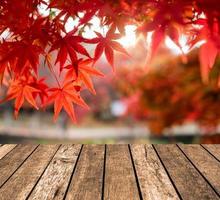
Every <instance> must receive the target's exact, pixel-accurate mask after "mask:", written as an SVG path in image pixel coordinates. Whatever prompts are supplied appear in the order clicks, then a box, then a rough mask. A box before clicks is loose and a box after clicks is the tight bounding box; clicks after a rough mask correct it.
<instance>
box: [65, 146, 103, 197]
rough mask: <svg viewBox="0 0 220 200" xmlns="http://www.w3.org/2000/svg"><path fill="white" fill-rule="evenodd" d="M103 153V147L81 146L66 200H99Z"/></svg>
mask: <svg viewBox="0 0 220 200" xmlns="http://www.w3.org/2000/svg"><path fill="white" fill-rule="evenodd" d="M104 151H105V148H104V145H85V146H83V149H82V153H81V155H80V157H79V161H78V163H77V166H76V170H75V173H74V175H73V178H72V180H71V183H70V186H69V189H68V192H67V196H66V199H77V200H78V199H86V200H93V199H101V195H102V182H103V180H102V179H103V167H104Z"/></svg>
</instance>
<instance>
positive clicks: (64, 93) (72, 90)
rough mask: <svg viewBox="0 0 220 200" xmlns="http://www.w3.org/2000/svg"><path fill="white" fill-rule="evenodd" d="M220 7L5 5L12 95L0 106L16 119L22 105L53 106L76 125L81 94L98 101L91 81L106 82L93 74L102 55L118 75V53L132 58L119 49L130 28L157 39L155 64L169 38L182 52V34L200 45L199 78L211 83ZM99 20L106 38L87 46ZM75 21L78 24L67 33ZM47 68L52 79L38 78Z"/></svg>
mask: <svg viewBox="0 0 220 200" xmlns="http://www.w3.org/2000/svg"><path fill="white" fill-rule="evenodd" d="M219 5H220V4H219V2H218V1H217V0H209V1H207V0H195V1H189V0H169V1H167V0H159V1H158V0H148V1H143V0H65V1H63V0H22V1H18V0H1V1H0V83H1V85H2V87H5V88H6V89H7V94H6V96H5V97H4V98H3V99H2V100H1V101H0V103H3V102H5V101H9V100H14V101H15V106H14V107H15V117H17V115H18V113H19V110H20V108H21V107H22V105H23V104H24V103H25V102H28V103H29V104H30V105H31V106H33V107H34V108H36V109H39V108H41V107H43V108H44V107H46V106H48V105H50V104H53V105H54V119H57V117H58V116H59V113H60V111H61V110H62V109H64V110H65V111H66V112H67V114H68V115H69V116H70V118H71V119H72V121H73V122H75V121H76V117H75V113H74V105H75V104H78V105H80V106H83V107H85V108H88V106H87V105H86V103H85V102H84V101H83V99H82V98H81V91H82V90H84V89H88V90H89V91H90V92H92V93H94V94H95V88H94V86H93V82H92V79H91V77H92V76H103V73H102V72H100V71H99V70H98V69H97V68H96V62H97V61H98V60H99V59H100V57H101V55H102V54H104V55H105V57H106V60H107V62H108V63H109V64H110V65H111V66H112V67H113V69H114V52H115V51H117V52H120V53H123V54H126V55H128V53H127V52H126V50H125V49H124V48H123V46H122V45H121V44H120V43H119V42H118V41H117V40H118V39H120V38H121V37H122V36H123V35H124V34H125V26H126V25H128V24H133V25H135V26H136V27H137V30H136V32H137V34H141V35H144V36H145V37H146V36H147V35H148V34H149V33H151V34H152V41H151V53H150V57H153V56H154V55H155V53H156V51H157V49H158V47H159V45H160V44H161V43H162V42H163V41H164V39H165V37H167V36H168V37H170V38H171V39H172V40H173V41H174V42H175V43H176V45H177V46H178V47H179V48H180V49H181V48H182V47H181V44H180V43H179V37H180V36H181V34H185V35H187V38H188V45H189V46H190V48H193V47H194V46H195V45H196V44H198V43H199V42H201V41H203V45H202V46H201V50H200V61H201V72H202V76H203V79H204V81H208V74H209V71H210V69H211V68H212V66H213V64H214V62H215V58H216V56H217V55H218V52H219V49H220V34H219V24H220V23H219V17H220V9H219V7H220V6H219ZM41 7H43V8H44V11H45V12H42V10H41V9H40V8H41ZM94 17H98V18H99V20H100V26H103V27H106V28H107V29H108V30H107V32H106V33H105V34H103V33H99V32H95V35H96V36H95V37H94V38H85V37H83V34H82V33H83V31H84V29H85V28H86V27H90V25H91V24H90V22H91V20H92V19H93V18H94ZM70 19H72V20H77V21H78V23H77V25H75V26H74V27H72V30H70V31H67V28H66V24H67V23H68V21H69V20H70ZM90 46H94V48H95V50H94V54H92V53H91V51H89V49H90ZM45 68H47V69H48V70H49V72H50V73H49V74H48V73H44V74H47V75H41V73H40V72H41V71H42V70H45ZM57 69H58V70H57ZM57 71H58V72H57ZM51 77H53V78H54V80H55V83H53V84H52V83H51V82H50V81H48V79H50V78H51Z"/></svg>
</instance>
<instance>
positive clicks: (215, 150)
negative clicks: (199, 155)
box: [202, 144, 220, 161]
mask: <svg viewBox="0 0 220 200" xmlns="http://www.w3.org/2000/svg"><path fill="white" fill-rule="evenodd" d="M202 146H203V147H204V148H205V149H207V150H208V151H209V152H210V153H211V154H212V155H214V156H215V157H216V158H217V159H218V160H219V161H220V144H203V145H202Z"/></svg>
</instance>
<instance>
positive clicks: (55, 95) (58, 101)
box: [46, 82, 89, 123]
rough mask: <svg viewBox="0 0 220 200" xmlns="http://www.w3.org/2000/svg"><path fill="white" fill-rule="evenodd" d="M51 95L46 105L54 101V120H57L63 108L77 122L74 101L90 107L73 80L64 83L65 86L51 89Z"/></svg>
mask: <svg viewBox="0 0 220 200" xmlns="http://www.w3.org/2000/svg"><path fill="white" fill-rule="evenodd" d="M49 92H50V93H51V95H50V96H49V98H48V100H47V102H46V105H48V104H50V103H52V102H54V121H56V120H57V117H58V116H59V113H60V111H61V110H62V108H63V109H64V110H65V111H66V113H67V114H68V115H69V116H70V118H71V120H72V121H73V122H74V123H76V117H75V112H74V107H73V103H75V104H78V105H80V106H82V107H84V108H86V109H88V108H89V107H88V106H87V104H86V103H85V102H84V100H83V99H82V98H81V97H80V95H79V94H78V92H77V91H76V88H75V85H74V84H73V83H72V82H66V83H64V86H63V87H59V88H51V89H49Z"/></svg>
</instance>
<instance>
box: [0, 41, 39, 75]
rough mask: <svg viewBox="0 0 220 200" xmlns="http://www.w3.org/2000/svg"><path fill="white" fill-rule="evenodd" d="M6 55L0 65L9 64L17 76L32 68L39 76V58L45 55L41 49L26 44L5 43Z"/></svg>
mask: <svg viewBox="0 0 220 200" xmlns="http://www.w3.org/2000/svg"><path fill="white" fill-rule="evenodd" d="M3 49H4V53H3V55H1V57H0V64H1V65H2V64H9V65H10V68H11V70H13V71H14V73H15V74H18V75H19V74H22V73H23V72H24V71H25V70H26V69H27V68H31V69H33V70H34V72H35V73H36V74H37V72H38V65H39V56H40V54H43V50H42V49H41V47H39V46H37V45H33V44H28V43H24V42H5V43H4V47H3ZM2 51H3V50H2Z"/></svg>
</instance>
